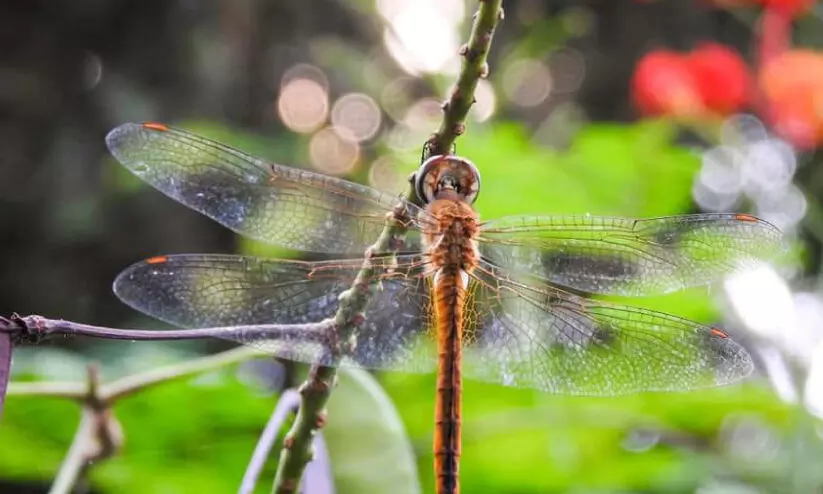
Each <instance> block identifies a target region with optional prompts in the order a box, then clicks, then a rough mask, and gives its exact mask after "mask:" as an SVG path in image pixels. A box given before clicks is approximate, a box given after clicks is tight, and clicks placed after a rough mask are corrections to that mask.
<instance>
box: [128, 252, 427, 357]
mask: <svg viewBox="0 0 823 494" xmlns="http://www.w3.org/2000/svg"><path fill="white" fill-rule="evenodd" d="M418 261H419V256H399V257H398V260H397V266H396V267H395V268H394V272H393V273H391V272H389V269H388V268H386V269H376V273H375V275H374V281H375V283H376V286H375V288H374V293H373V294H372V296H371V298H370V299H369V302H368V303H367V304H366V306H365V309H364V311H363V315H364V316H365V320H364V322H363V323H362V324H360V326H359V327H358V328H357V329H356V331H355V333H354V338H353V340H352V343H353V345H351V346H350V347H348V346H347V347H346V348H350V349H349V351H348V353H347V355H346V358H345V359H344V361H345V362H346V363H351V364H355V365H359V366H363V367H368V368H376V369H396V370H403V371H409V372H411V371H414V372H430V371H431V370H432V369H433V368H434V363H433V362H434V360H433V358H434V357H433V355H432V354H431V352H430V350H429V349H428V347H427V343H426V340H427V338H426V328H427V327H428V324H429V322H428V321H429V318H430V315H429V313H430V310H429V308H428V307H429V302H428V295H427V293H428V291H427V286H426V282H425V279H423V278H421V277H418V276H414V275H412V274H410V271H411V270H414V269H419V268H418V266H419V264H420V263H419V262H418ZM362 264H363V260H362V259H349V260H335V261H327V262H326V261H324V262H303V261H293V260H292V261H290V260H275V259H261V258H257V257H251V256H232V255H219V254H179V255H170V256H159V257H155V258H151V259H147V260H145V261H143V262H140V263H137V264H134V265H132V266H131V267H129V268H127V269H126V270H125V271H123V272H122V273H121V274H120V275H119V276H118V277H117V279H116V280H115V282H114V292H115V293H116V294H117V296H118V297H119V298H120V299H121V300H123V301H124V302H125V303H126V304H128V305H130V306H131V307H133V308H135V309H137V310H139V311H141V312H143V313H145V314H148V315H150V316H153V317H156V318H158V319H161V320H163V321H166V322H168V323H170V324H173V325H176V326H182V327H226V326H237V327H241V326H248V325H264V324H265V325H269V324H282V325H304V324H309V323H316V322H320V321H322V320H324V319H327V318H331V317H334V315H335V314H336V313H337V309H338V307H339V299H338V297H339V295H340V294H341V293H342V292H344V291H345V290H347V289H349V288H350V287H351V285H352V282H353V281H354V278H355V276H357V273H358V272H359V270H360V268H361V266H362ZM401 273H402V274H401ZM310 331H311V332H316V329H313V328H311V329H310V328H307V329H306V333H305V334H304V335H302V336H303V337H301V335H300V328H297V327H295V328H291V329H290V330H288V331H266V330H262V329H261V330H259V331H258V330H255V329H254V328H244V329H242V330H237V331H226V332H225V333H224V334H222V335H221V337H224V338H226V339H229V340H232V341H237V342H240V343H243V344H246V345H250V346H254V347H256V348H260V349H262V350H264V351H266V352H269V353H271V354H272V355H275V356H278V357H282V358H287V359H290V360H296V361H302V362H308V363H324V364H325V363H329V361H328V359H327V357H326V355H328V353H329V349H330V346H331V345H334V344H337V343H339V341H335V339H334V338H332V337H327V338H320V337H318V336H317V335H315V334H313V333H311V334H310ZM271 334H274V335H275V336H270V335H271ZM284 335H287V336H284Z"/></svg>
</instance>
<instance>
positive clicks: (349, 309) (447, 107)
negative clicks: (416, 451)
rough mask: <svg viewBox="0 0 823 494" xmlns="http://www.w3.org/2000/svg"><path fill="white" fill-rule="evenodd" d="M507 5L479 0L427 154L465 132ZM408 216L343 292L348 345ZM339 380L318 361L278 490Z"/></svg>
mask: <svg viewBox="0 0 823 494" xmlns="http://www.w3.org/2000/svg"><path fill="white" fill-rule="evenodd" d="M501 4H502V0H480V2H479V7H478V11H477V14H476V15H475V20H474V25H473V26H472V31H471V35H470V37H469V42H468V43H467V44H465V45H464V46H463V47H461V49H460V54H461V55H462V57H463V63H462V66H461V69H460V75H459V77H458V80H457V85H456V87H455V89H454V91H453V92H452V94H451V96H450V97H449V100H448V101H447V102H445V103H444V104H443V121H442V123H441V124H440V128H439V129H438V131H437V132H436V133H435V134H434V135H432V137H431V138H430V139H429V140H428V141H427V142H426V145H425V150H424V159H425V158H426V157H428V156H429V155H434V154H446V153H448V152H450V151H451V149H452V147H453V146H454V141H455V140H456V139H457V137H458V136H460V135H461V134H463V132H464V131H465V119H466V115H467V114H468V112H469V108H471V106H472V104H474V101H475V100H474V91H475V89H476V88H477V81H478V80H479V79H480V77H486V75H487V74H488V70H489V69H488V65H487V63H486V58H487V55H488V52H489V46H491V40H492V35H493V34H494V28H495V26H497V23H498V22H499V21H500V20H501V19H502V18H503V9H502V8H501ZM412 189H413V188H412ZM414 196H415V194H414V191H413V190H410V191H409V193H408V196H407V198H406V199H407V200H408V201H414V200H416V199H415V197H414ZM405 215H406V211H405V210H404V208H402V203H401V205H400V206H399V207H398V209H397V210H396V211H395V213H394V215H393V216H391V217H389V218H388V219H387V223H386V228H385V229H384V230H383V232H382V234H381V235H380V238H378V239H377V241H376V242H375V243H374V245H372V246H371V247H370V248H369V249H368V251H367V252H366V259H365V260H364V263H363V267H362V269H361V270H360V272H359V273H358V275H357V278H356V279H355V281H354V283H353V284H352V288H351V289H349V290H348V291H346V292H344V293H343V294H341V296H340V306H339V308H338V311H337V314H336V315H335V317H334V325H335V327H336V328H337V330H338V335H339V337H338V338H339V340H338V341H339V342H341V344H342V345H347V344H349V340H350V338H351V336H352V334H353V332H354V330H355V328H356V326H357V324H358V322H359V320H360V319H362V311H363V309H364V307H365V305H366V303H367V302H368V300H369V298H370V297H371V292H372V290H373V287H372V286H370V283H369V280H370V279H372V275H373V274H374V266H373V264H372V262H373V260H374V256H376V255H383V254H394V253H395V252H396V251H395V250H394V246H395V245H397V242H396V240H397V238H399V237H402V236H403V235H404V234H405V231H406V227H405V224H406V223H407V222H408V218H406V217H405ZM343 349H344V348H343V347H338V348H336V349H335V350H334V354H333V355H332V359H331V361H332V362H337V361H338V360H339V357H340V355H341V354H342V352H343ZM336 380H337V369H336V368H335V367H334V366H314V367H313V368H312V370H311V372H310V373H309V377H308V378H307V380H306V382H304V383H303V385H302V386H301V387H300V408H299V409H298V412H297V417H296V418H295V420H294V424H293V425H292V428H291V430H289V432H288V433H287V434H286V438H285V440H284V444H283V450H282V451H281V453H280V462H279V464H278V468H277V475H276V477H275V479H274V486H273V491H272V492H274V493H275V494H290V493H293V492H296V491H297V488H298V485H299V483H300V479H301V477H302V475H303V470H304V469H305V467H306V465H307V464H308V462H310V461H311V460H312V456H313V453H312V451H311V446H312V441H313V439H314V436H315V434H316V433H317V431H318V430H319V429H320V428H321V427H322V426H323V425H324V424H325V421H326V415H325V414H326V412H325V407H326V403H327V402H328V399H329V396H330V395H331V390H332V388H333V386H334V385H335V383H336Z"/></svg>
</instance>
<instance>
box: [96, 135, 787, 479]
mask: <svg viewBox="0 0 823 494" xmlns="http://www.w3.org/2000/svg"><path fill="white" fill-rule="evenodd" d="M106 141H107V145H108V148H109V150H110V151H111V153H112V154H113V156H114V157H115V158H116V159H117V160H118V161H120V162H121V163H122V164H123V165H125V166H126V167H127V168H128V169H129V170H131V171H132V172H133V173H134V174H136V175H137V176H138V177H140V178H141V179H142V180H144V181H146V182H147V183H149V184H150V185H152V186H153V187H155V188H156V189H158V190H159V191H161V192H163V193H164V194H166V195H168V196H169V197H171V198H173V199H175V200H176V201H178V202H181V203H182V204H184V205H186V206H188V207H190V208H192V209H194V210H196V211H198V212H200V213H202V214H204V215H206V216H208V217H209V218H212V219H213V220H216V221H217V222H219V223H220V224H222V225H224V226H225V227H227V228H229V229H231V230H233V231H234V232H237V233H239V234H241V235H244V236H247V237H250V238H253V239H257V240H260V241H263V242H267V243H270V244H274V245H278V246H281V247H286V248H290V249H295V250H301V251H309V252H314V253H325V254H327V255H328V258H327V259H323V260H319V261H304V260H296V259H266V258H261V257H254V256H240V255H222V254H177V255H163V256H155V257H152V258H149V259H146V260H145V261H142V262H139V263H137V264H135V265H132V266H131V267H129V268H127V269H126V270H125V271H123V272H122V273H121V274H120V275H119V276H118V277H117V279H116V281H115V282H114V291H115V293H116V294H117V296H118V297H119V298H120V299H121V300H122V301H124V302H125V303H126V304H128V305H130V306H132V307H133V308H135V309H137V310H139V311H142V312H144V313H146V314H148V315H150V316H153V317H155V318H158V319H161V320H163V321H166V322H168V323H171V324H172V325H176V326H181V327H192V328H194V327H209V326H218V327H224V326H229V327H230V326H238V325H264V324H282V325H289V326H288V327H289V328H291V330H290V331H288V332H283V333H281V334H279V335H278V336H275V337H271V336H268V337H267V336H262V337H250V336H249V334H248V333H247V332H228V333H227V335H226V338H228V339H232V340H235V341H239V342H240V343H243V344H246V345H252V346H255V347H257V348H260V349H263V350H265V351H267V352H269V353H270V354H272V355H274V356H276V357H280V358H285V359H291V360H295V361H300V362H307V363H311V364H317V365H333V366H347V365H355V366H361V367H365V368H369V369H378V370H392V371H403V372H429V373H430V372H432V371H435V370H436V372H437V386H436V394H435V413H434V415H435V432H434V441H433V442H434V468H435V474H436V490H437V492H438V493H440V494H446V493H448V494H453V493H457V492H459V475H458V472H459V461H460V456H461V415H462V412H461V403H462V380H463V378H464V377H466V378H470V379H476V380H480V381H485V382H491V383H497V384H500V385H504V386H514V387H521V388H530V389H536V390H541V391H545V392H550V393H562V394H575V395H597V396H611V395H618V394H625V393H634V392H641V391H683V390H693V389H700V388H706V387H712V386H719V385H726V384H729V383H733V382H736V381H739V380H741V379H743V378H745V377H746V376H748V375H749V374H750V373H751V372H752V370H753V362H752V359H751V357H750V356H749V354H748V353H747V352H746V350H745V349H744V348H743V347H742V346H741V345H740V344H738V343H737V342H735V341H734V340H733V339H732V338H730V337H729V335H728V334H727V333H726V332H725V331H724V330H722V329H720V328H717V327H712V326H707V325H702V324H698V323H696V322H692V321H689V320H686V319H682V318H680V317H675V316H673V315H669V314H665V313H661V312H656V311H652V310H648V309H644V308H638V307H633V306H630V305H622V304H619V303H615V302H613V301H609V300H604V299H603V297H600V295H618V296H626V297H630V296H643V295H649V294H655V293H668V292H672V291H676V290H680V289H684V288H686V287H692V286H699V285H705V284H708V283H712V282H716V281H718V280H720V279H722V278H723V277H724V276H726V275H728V274H731V273H735V272H738V271H741V270H745V269H751V268H753V267H755V266H758V265H760V264H761V263H763V262H765V261H768V260H769V259H771V258H773V257H774V256H775V255H776V254H777V253H779V252H780V251H781V250H782V249H783V242H782V235H781V232H780V231H779V230H778V229H777V228H776V227H775V226H773V225H771V224H770V223H768V222H766V221H764V220H761V219H758V218H756V217H754V216H751V215H748V214H732V213H713V214H693V215H680V216H667V217H659V218H650V219H629V218H619V217H598V216H590V215H566V216H563V215H558V216H552V215H542V216H541V215H537V216H512V217H504V218H500V219H492V220H488V221H481V220H480V218H479V217H478V214H477V213H476V211H475V210H474V208H473V203H474V201H475V200H476V199H477V197H478V194H479V191H480V174H479V172H478V170H477V168H476V167H475V166H474V165H473V164H472V163H471V162H470V161H469V160H467V159H465V158H462V157H459V156H456V155H437V156H432V157H430V158H429V159H427V160H426V161H425V162H424V163H423V165H422V166H421V167H420V169H419V170H418V171H417V172H416V173H415V175H414V177H413V186H414V190H415V192H416V195H417V196H418V199H417V200H411V199H408V198H404V197H399V196H396V195H393V194H389V193H384V192H381V191H378V190H376V189H373V188H370V187H368V186H364V185H360V184H356V183H353V182H349V181H346V180H343V179H340V178H335V177H330V176H325V175H323V174H319V173H315V172H312V171H308V170H304V169H299V168H290V167H287V166H283V165H278V164H274V163H270V162H267V161H266V160H263V159H259V158H256V157H254V156H251V155H249V154H246V153H244V152H242V151H239V150H237V149H234V148H231V147H229V146H226V145H223V144H221V143H218V142H215V141H212V140H209V139H207V138H204V137H200V136H197V135H194V134H192V133H189V132H186V131H184V130H180V129H175V128H172V127H169V126H166V125H164V124H159V123H140V124H138V123H128V124H124V125H121V126H119V127H117V128H115V129H114V130H112V131H111V132H110V133H109V134H108V136H107V138H106ZM387 218H402V220H403V223H402V228H403V230H405V235H404V236H402V237H401V236H399V235H398V236H396V238H395V237H393V240H394V241H393V242H392V244H391V245H392V247H393V255H391V256H381V255H375V253H374V252H372V251H370V250H369V247H370V246H371V245H372V244H373V242H375V240H377V239H378V238H379V237H380V235H381V233H383V232H384V229H385V228H386V224H387ZM364 263H367V264H368V266H369V269H368V270H365V271H364V269H363V268H364ZM358 275H359V276H360V278H358ZM364 281H365V284H366V285H367V286H369V287H371V288H372V289H371V291H370V292H369V297H367V298H368V300H367V301H366V302H365V304H363V307H362V311H360V312H359V313H358V314H359V317H358V318H357V319H356V320H355V327H354V329H353V331H352V332H351V334H350V335H349V336H348V338H347V340H346V344H345V345H341V344H340V341H339V340H338V336H339V335H338V334H336V333H335V330H336V328H337V326H334V325H331V326H328V327H329V328H330V329H329V331H327V332H326V333H323V334H322V335H321V336H318V335H317V333H316V332H315V331H314V330H310V329H308V328H309V326H305V325H306V324H308V323H312V322H316V321H324V320H334V318H335V316H336V314H337V313H338V309H342V307H341V305H342V303H343V302H342V300H343V298H341V297H340V295H341V294H342V293H344V292H346V291H347V290H348V289H350V288H351V287H352V286H353V283H357V282H364Z"/></svg>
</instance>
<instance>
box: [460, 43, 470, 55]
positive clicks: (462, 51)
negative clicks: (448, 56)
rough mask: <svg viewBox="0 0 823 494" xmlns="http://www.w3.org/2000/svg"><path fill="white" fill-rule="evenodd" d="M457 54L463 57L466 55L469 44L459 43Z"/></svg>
mask: <svg viewBox="0 0 823 494" xmlns="http://www.w3.org/2000/svg"><path fill="white" fill-rule="evenodd" d="M457 54H458V55H460V56H461V57H465V56H466V55H468V54H469V45H468V44H464V45H460V48H459V49H458V50H457Z"/></svg>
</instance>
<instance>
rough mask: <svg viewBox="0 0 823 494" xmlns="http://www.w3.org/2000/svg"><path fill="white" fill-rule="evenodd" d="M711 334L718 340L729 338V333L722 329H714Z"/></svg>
mask: <svg viewBox="0 0 823 494" xmlns="http://www.w3.org/2000/svg"><path fill="white" fill-rule="evenodd" d="M709 332H710V333H711V335H712V336H715V337H717V338H724V339H725V338H728V337H729V333H727V332H725V331H723V330H722V329H717V328H712V329H711V330H710V331H709Z"/></svg>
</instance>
